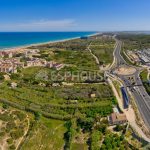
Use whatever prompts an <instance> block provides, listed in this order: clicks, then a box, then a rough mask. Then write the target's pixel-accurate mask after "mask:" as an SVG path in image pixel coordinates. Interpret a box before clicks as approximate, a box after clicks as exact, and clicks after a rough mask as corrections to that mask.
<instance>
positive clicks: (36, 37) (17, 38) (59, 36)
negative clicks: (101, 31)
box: [0, 32, 96, 50]
mask: <svg viewBox="0 0 150 150" xmlns="http://www.w3.org/2000/svg"><path fill="white" fill-rule="evenodd" d="M95 33H96V32H0V50H7V49H11V48H16V47H22V46H28V45H34V44H39V43H40V44H41V43H46V42H54V41H60V40H68V39H72V38H78V37H83V36H90V35H93V34H95Z"/></svg>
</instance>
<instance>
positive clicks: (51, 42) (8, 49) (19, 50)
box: [0, 32, 100, 53]
mask: <svg viewBox="0 0 150 150" xmlns="http://www.w3.org/2000/svg"><path fill="white" fill-rule="evenodd" d="M98 34H100V33H98V32H97V33H94V34H90V35H86V36H88V37H92V36H96V35H98ZM79 38H80V37H74V38H68V39H63V40H55V41H49V42H42V43H37V44H29V45H26V46H18V47H13V48H5V49H0V52H8V53H10V52H12V53H13V52H14V53H17V52H18V53H19V52H25V51H26V50H27V49H28V48H29V47H32V46H41V45H46V44H53V43H61V42H66V41H71V40H75V39H79Z"/></svg>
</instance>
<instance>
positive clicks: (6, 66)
mask: <svg viewBox="0 0 150 150" xmlns="http://www.w3.org/2000/svg"><path fill="white" fill-rule="evenodd" d="M0 72H5V73H16V72H17V68H16V67H15V66H14V65H13V64H12V63H0Z"/></svg>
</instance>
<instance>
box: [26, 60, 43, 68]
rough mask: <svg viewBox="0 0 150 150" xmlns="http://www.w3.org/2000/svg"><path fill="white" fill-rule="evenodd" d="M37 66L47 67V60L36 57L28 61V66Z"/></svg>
mask: <svg viewBox="0 0 150 150" xmlns="http://www.w3.org/2000/svg"><path fill="white" fill-rule="evenodd" d="M35 66H39V67H42V66H44V67H45V66H46V60H44V59H39V58H34V59H31V60H29V61H27V67H35Z"/></svg>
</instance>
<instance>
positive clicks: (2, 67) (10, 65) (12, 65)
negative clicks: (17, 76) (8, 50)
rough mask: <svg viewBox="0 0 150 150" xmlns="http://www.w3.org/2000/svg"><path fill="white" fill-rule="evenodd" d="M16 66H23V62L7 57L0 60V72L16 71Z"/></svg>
mask: <svg viewBox="0 0 150 150" xmlns="http://www.w3.org/2000/svg"><path fill="white" fill-rule="evenodd" d="M18 67H24V63H22V62H20V60H19V59H14V58H9V59H5V60H0V72H5V73H16V72H17V68H18Z"/></svg>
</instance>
